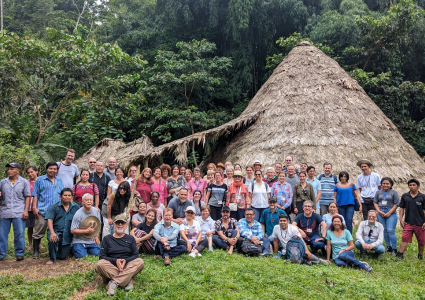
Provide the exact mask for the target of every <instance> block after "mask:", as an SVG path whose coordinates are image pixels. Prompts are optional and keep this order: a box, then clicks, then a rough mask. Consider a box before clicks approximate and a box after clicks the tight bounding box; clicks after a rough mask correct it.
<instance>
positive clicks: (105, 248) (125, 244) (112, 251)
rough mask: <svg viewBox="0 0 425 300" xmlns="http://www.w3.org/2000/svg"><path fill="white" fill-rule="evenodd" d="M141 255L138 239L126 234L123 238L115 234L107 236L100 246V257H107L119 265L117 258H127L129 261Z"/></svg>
mask: <svg viewBox="0 0 425 300" xmlns="http://www.w3.org/2000/svg"><path fill="white" fill-rule="evenodd" d="M138 257H139V249H137V245H136V240H135V239H134V237H132V236H131V235H128V234H125V235H124V236H123V237H122V238H115V237H114V236H113V234H109V235H107V236H105V237H104V238H103V240H102V245H101V246H100V255H99V259H106V260H107V261H109V262H110V263H111V264H113V265H115V266H116V265H117V259H125V260H126V262H127V263H129V262H130V261H132V260H134V259H136V258H138Z"/></svg>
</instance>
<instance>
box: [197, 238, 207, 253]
mask: <svg viewBox="0 0 425 300" xmlns="http://www.w3.org/2000/svg"><path fill="white" fill-rule="evenodd" d="M207 247H208V239H205V240H202V241H200V242H199V244H198V247H196V250H198V252H199V253H201V252H202V251H204V249H205V248H207Z"/></svg>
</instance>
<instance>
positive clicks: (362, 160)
mask: <svg viewBox="0 0 425 300" xmlns="http://www.w3.org/2000/svg"><path fill="white" fill-rule="evenodd" d="M362 164H367V165H368V166H369V167H373V164H372V163H371V162H370V160H368V159H361V160H359V161H358V162H357V166H358V167H360V166H361V165H362Z"/></svg>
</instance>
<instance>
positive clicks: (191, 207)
mask: <svg viewBox="0 0 425 300" xmlns="http://www.w3.org/2000/svg"><path fill="white" fill-rule="evenodd" d="M185 211H191V212H196V210H195V208H194V207H193V206H192V205H190V206H188V207H187V208H186V210H185Z"/></svg>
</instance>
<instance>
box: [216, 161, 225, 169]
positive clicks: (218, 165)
mask: <svg viewBox="0 0 425 300" xmlns="http://www.w3.org/2000/svg"><path fill="white" fill-rule="evenodd" d="M216 168H223V170H226V167H225V166H224V164H223V163H221V162H219V163H218V164H217V166H216Z"/></svg>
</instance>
